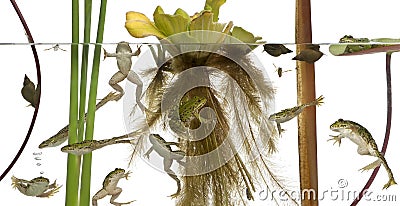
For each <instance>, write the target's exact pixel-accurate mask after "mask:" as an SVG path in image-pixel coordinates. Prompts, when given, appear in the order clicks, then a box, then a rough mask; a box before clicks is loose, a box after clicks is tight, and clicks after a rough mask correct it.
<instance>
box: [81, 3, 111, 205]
mask: <svg viewBox="0 0 400 206" xmlns="http://www.w3.org/2000/svg"><path fill="white" fill-rule="evenodd" d="M106 8H107V0H102V1H101V5H100V15H99V22H98V27H97V38H96V43H103V34H104V23H105V17H106ZM100 54H101V46H100V45H98V44H96V46H95V49H94V55H93V67H92V76H91V81H90V92H89V102H88V116H87V121H86V131H85V139H86V140H91V139H93V132H94V119H95V111H96V98H97V85H98V77H99V67H100ZM91 166H92V153H88V154H85V155H84V156H83V165H82V182H81V200H80V206H89V202H90V178H91V177H90V176H91Z"/></svg>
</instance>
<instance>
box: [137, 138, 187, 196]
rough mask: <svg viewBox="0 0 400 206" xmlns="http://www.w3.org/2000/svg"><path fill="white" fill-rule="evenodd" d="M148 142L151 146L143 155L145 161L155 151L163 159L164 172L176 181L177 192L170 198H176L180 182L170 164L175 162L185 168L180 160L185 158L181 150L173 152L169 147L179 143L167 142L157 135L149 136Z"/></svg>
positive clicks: (179, 189)
mask: <svg viewBox="0 0 400 206" xmlns="http://www.w3.org/2000/svg"><path fill="white" fill-rule="evenodd" d="M149 141H150V143H151V144H152V146H151V147H150V148H149V149H148V150H147V152H146V153H145V154H144V155H143V156H144V157H146V158H147V159H149V158H150V153H152V152H153V151H156V152H157V154H159V155H160V156H161V157H162V158H163V166H164V168H163V169H164V171H165V172H166V173H167V174H168V175H169V176H170V177H171V178H172V179H174V180H175V181H176V184H177V191H176V192H175V193H174V194H172V195H170V196H169V197H171V198H176V197H177V196H178V195H179V193H180V191H181V182H180V180H179V178H178V177H177V175H176V174H175V173H174V171H173V170H172V169H171V166H172V163H173V161H174V160H175V161H176V162H177V163H179V164H180V165H182V166H185V162H183V161H182V159H183V158H184V157H185V155H186V154H185V152H184V151H182V150H175V151H173V150H172V148H171V146H170V145H175V146H178V145H179V143H176V142H167V141H165V140H164V138H162V137H161V136H160V135H159V134H150V135H149Z"/></svg>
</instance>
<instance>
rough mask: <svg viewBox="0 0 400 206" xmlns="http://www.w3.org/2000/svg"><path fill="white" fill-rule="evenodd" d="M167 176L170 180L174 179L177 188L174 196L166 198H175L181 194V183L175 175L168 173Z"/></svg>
mask: <svg viewBox="0 0 400 206" xmlns="http://www.w3.org/2000/svg"><path fill="white" fill-rule="evenodd" d="M168 175H169V176H170V177H171V178H172V179H174V180H175V181H176V186H177V190H176V192H175V193H174V194H172V195H170V196H168V197H171V198H176V197H178V195H179V193H180V192H181V181H180V180H179V178H178V177H177V176H176V175H175V174H170V173H168Z"/></svg>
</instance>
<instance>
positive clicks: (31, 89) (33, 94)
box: [21, 74, 40, 107]
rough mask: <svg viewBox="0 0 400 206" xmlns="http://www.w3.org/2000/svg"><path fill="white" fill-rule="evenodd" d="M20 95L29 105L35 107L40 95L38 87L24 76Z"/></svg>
mask: <svg viewBox="0 0 400 206" xmlns="http://www.w3.org/2000/svg"><path fill="white" fill-rule="evenodd" d="M21 94H22V97H23V98H24V99H25V100H26V101H27V102H29V103H30V104H29V106H32V107H36V106H37V102H38V100H39V96H40V87H37V88H36V89H35V84H34V83H33V82H32V81H31V80H30V79H29V78H28V76H26V74H25V77H24V83H23V87H22V89H21Z"/></svg>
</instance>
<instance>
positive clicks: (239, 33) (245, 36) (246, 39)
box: [231, 26, 261, 49]
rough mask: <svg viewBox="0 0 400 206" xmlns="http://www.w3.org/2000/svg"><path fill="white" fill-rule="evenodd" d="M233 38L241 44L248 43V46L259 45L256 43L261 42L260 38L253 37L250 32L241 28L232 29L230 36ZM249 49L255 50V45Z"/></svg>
mask: <svg viewBox="0 0 400 206" xmlns="http://www.w3.org/2000/svg"><path fill="white" fill-rule="evenodd" d="M231 35H232V36H233V37H235V38H237V39H239V40H240V41H242V42H243V43H248V44H255V43H261V42H257V41H259V40H261V37H255V36H254V35H253V34H252V33H251V32H248V31H246V30H245V29H243V28H242V27H238V26H235V27H233V29H232V34H231ZM249 47H250V48H251V49H255V48H256V47H257V45H249Z"/></svg>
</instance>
